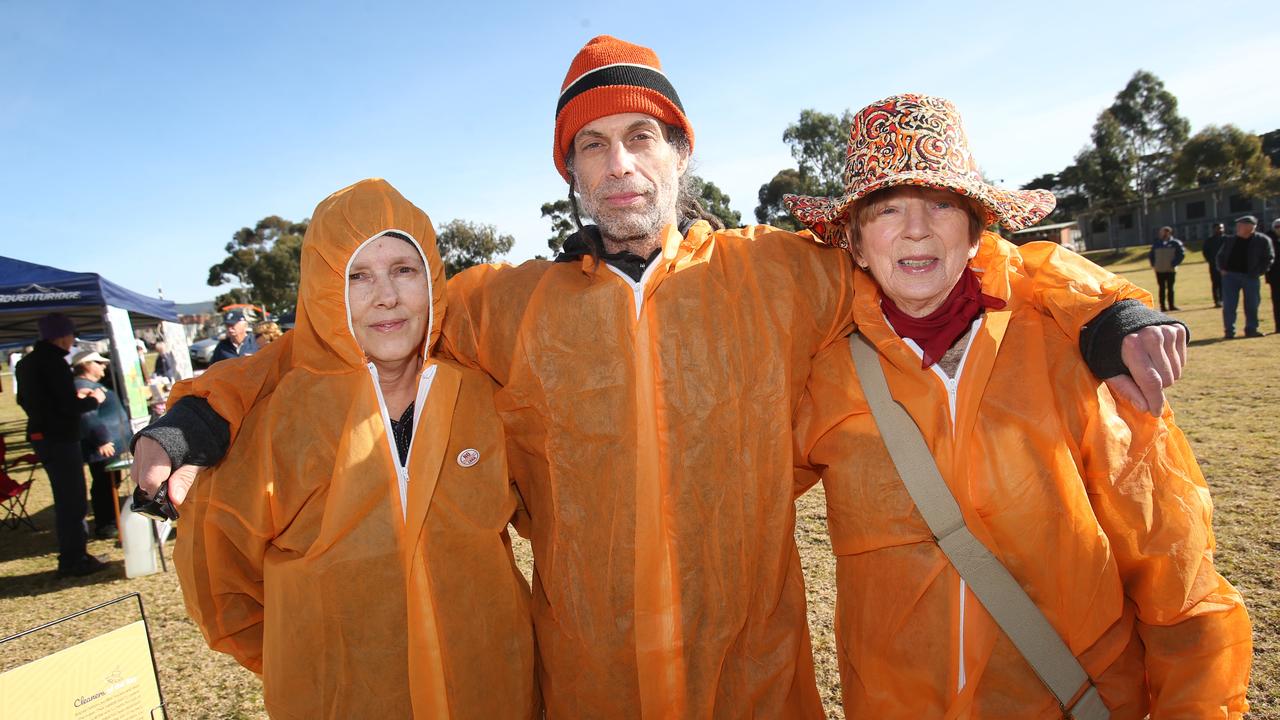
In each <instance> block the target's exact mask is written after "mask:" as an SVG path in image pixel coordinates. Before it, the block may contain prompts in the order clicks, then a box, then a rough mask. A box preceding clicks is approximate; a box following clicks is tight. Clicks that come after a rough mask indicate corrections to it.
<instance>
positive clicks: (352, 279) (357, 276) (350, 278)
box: [347, 272, 369, 282]
mask: <svg viewBox="0 0 1280 720" xmlns="http://www.w3.org/2000/svg"><path fill="white" fill-rule="evenodd" d="M367 277H369V275H368V273H362V272H353V273H351V274H350V275H348V276H347V280H348V281H350V282H356V281H357V280H364V279H365V278H367Z"/></svg>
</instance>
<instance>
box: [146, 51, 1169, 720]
mask: <svg viewBox="0 0 1280 720" xmlns="http://www.w3.org/2000/svg"><path fill="white" fill-rule="evenodd" d="M693 139H694V136H693V127H692V124H691V123H690V122H689V120H688V117H687V116H686V114H685V111H684V106H683V104H682V103H681V101H680V98H679V96H678V95H677V93H676V91H675V88H674V87H673V85H672V84H671V82H670V81H669V80H668V78H667V77H666V75H665V74H664V73H663V71H662V67H661V65H660V63H659V62H658V58H657V56H656V55H655V54H654V53H653V51H651V50H649V49H647V48H643V47H640V46H637V45H633V44H631V43H627V42H624V41H621V40H618V39H616V38H612V37H608V36H601V37H597V38H595V39H593V40H591V41H590V42H589V43H587V45H586V46H585V47H583V48H582V50H581V51H580V52H579V53H578V54H577V56H576V57H575V58H574V60H573V63H572V64H571V66H570V69H569V72H568V74H567V75H566V77H565V80H564V83H563V84H562V86H561V92H560V98H559V102H558V103H557V110H556V127H555V145H554V151H553V153H554V158H555V165H556V168H557V169H558V170H559V171H560V173H561V174H562V175H563V176H564V177H565V179H566V180H567V181H568V182H569V185H570V193H571V195H570V196H571V198H572V199H573V201H574V203H575V206H576V205H577V204H578V203H579V202H580V203H581V211H582V213H583V214H585V215H587V216H588V217H590V218H591V219H592V220H594V221H595V224H594V225H589V226H586V227H582V228H581V230H580V231H579V232H578V233H577V234H576V235H574V236H573V237H572V238H570V240H569V241H568V242H566V244H565V251H564V252H563V253H561V255H560V256H559V257H557V258H556V260H555V261H554V262H552V261H545V260H530V261H528V262H525V263H523V264H521V265H519V266H505V265H485V266H480V267H475V268H471V269H469V270H467V271H465V272H463V273H460V274H459V275H457V276H455V277H454V278H453V279H451V280H450V284H449V298H448V311H447V313H446V316H445V326H444V335H443V339H442V343H443V350H444V352H445V353H447V354H449V355H452V356H453V357H454V358H456V359H458V360H459V361H461V362H463V363H464V364H467V365H470V366H473V367H476V368H479V369H482V370H483V371H484V372H486V373H487V374H488V375H489V376H490V377H492V378H493V379H494V380H495V381H496V383H497V384H498V386H499V389H498V391H497V394H496V397H495V400H496V403H497V406H498V412H499V414H500V415H501V417H502V420H503V425H504V429H505V431H506V434H507V441H508V446H509V452H508V460H509V462H510V465H511V472H512V473H513V475H514V476H515V478H516V482H517V484H518V487H519V489H520V493H521V496H522V498H523V500H524V503H525V506H526V508H527V511H528V524H527V526H526V527H521V528H520V529H521V532H522V533H523V534H525V535H526V536H528V537H529V538H530V539H531V542H532V545H533V552H534V558H535V562H534V581H533V584H534V587H533V596H534V597H533V604H534V608H533V614H534V626H535V631H536V634H537V641H538V652H539V655H540V663H539V664H540V672H541V674H540V677H539V680H540V683H541V687H542V691H543V695H544V699H545V702H546V706H547V714H548V716H549V717H608V718H687V717H691V718H711V717H761V718H821V717H823V716H824V713H823V708H822V704H821V701H820V699H819V696H818V692H817V685H816V681H815V678H814V668H813V659H812V653H811V649H810V645H809V633H808V627H807V622H806V614H805V592H804V581H803V577H802V573H801V568H800V559H799V554H798V552H797V549H796V545H795V539H794V526H795V504H794V497H795V486H794V485H793V466H794V457H793V448H792V434H791V430H792V422H793V418H792V412H793V409H794V408H795V407H796V405H797V403H798V400H799V394H800V392H802V391H803V389H804V386H805V381H806V379H807V377H808V375H809V372H810V367H811V363H812V359H813V357H814V356H815V355H816V354H817V353H818V352H819V351H820V350H821V349H822V348H824V347H826V346H828V345H830V344H832V343H837V342H844V337H845V336H846V335H847V334H848V333H849V331H850V329H851V318H852V267H851V265H850V263H849V260H848V255H847V253H844V252H843V251H841V250H840V249H838V248H834V247H829V246H826V245H823V244H820V243H818V242H815V241H813V240H812V239H811V238H809V237H804V236H798V235H795V234H792V233H786V232H781V231H778V230H775V229H773V228H769V227H763V226H754V227H748V228H741V229H735V230H723V229H720V228H718V227H715V226H714V224H713V223H712V222H710V221H709V220H708V219H707V218H706V216H705V213H704V212H703V211H702V210H701V208H700V207H699V205H698V204H697V202H696V198H695V197H694V196H693V194H692V193H691V192H689V191H688V189H687V188H688V186H687V175H688V173H687V171H688V166H689V158H690V155H691V153H692V151H693ZM1024 261H1025V266H1026V272H1027V273H1028V275H1032V276H1033V281H1034V282H1036V283H1037V285H1038V286H1039V287H1040V288H1041V292H1040V293H1039V295H1038V297H1040V298H1042V299H1043V300H1044V307H1045V308H1046V309H1047V310H1046V311H1052V312H1053V314H1054V316H1055V318H1057V320H1058V321H1059V323H1060V324H1061V325H1062V326H1063V327H1064V328H1069V329H1070V331H1071V332H1072V333H1079V332H1080V328H1081V326H1082V325H1083V324H1084V323H1085V322H1087V321H1093V320H1094V318H1095V317H1097V316H1099V315H1100V314H1106V317H1108V318H1113V317H1115V314H1116V310H1117V308H1121V307H1127V306H1125V305H1123V304H1116V300H1117V299H1118V298H1119V297H1120V290H1121V289H1127V288H1128V287H1129V286H1124V284H1123V283H1122V282H1117V281H1114V280H1113V279H1112V276H1110V275H1109V274H1108V273H1106V272H1105V271H1103V270H1101V269H1099V268H1097V267H1095V266H1092V265H1091V264H1089V263H1087V262H1085V261H1083V260H1081V259H1079V257H1078V256H1073V255H1069V254H1067V253H1061V252H1057V251H1043V252H1041V253H1039V254H1036V255H1031V256H1027V257H1025V258H1024ZM1081 288H1084V289H1085V290H1084V291H1085V292H1090V291H1091V292H1092V294H1090V295H1081V294H1079V293H1080V292H1081ZM1090 289H1091V290H1090ZM1094 322H1095V324H1100V325H1101V327H1099V328H1096V329H1093V330H1092V334H1091V335H1089V336H1088V337H1086V338H1085V341H1086V344H1087V345H1088V346H1089V347H1093V346H1094V345H1099V346H1105V347H1106V348H1107V349H1106V350H1104V351H1101V352H1099V355H1100V356H1102V357H1105V358H1107V359H1109V360H1113V359H1114V358H1115V357H1116V356H1118V355H1119V354H1120V352H1119V341H1120V339H1121V338H1122V337H1123V334H1120V335H1115V336H1114V337H1113V338H1112V341H1111V342H1109V343H1108V342H1106V341H1105V337H1106V333H1105V332H1103V330H1104V329H1105V328H1106V327H1109V326H1108V325H1107V323H1105V322H1103V323H1098V322H1097V321H1094ZM1179 327H1180V326H1179ZM1178 332H1180V330H1172V329H1170V328H1169V327H1168V326H1153V327H1148V328H1146V329H1144V330H1142V331H1141V334H1140V335H1139V336H1138V337H1136V338H1135V339H1134V340H1131V341H1130V344H1131V345H1135V346H1136V348H1131V349H1140V348H1141V347H1142V343H1143V342H1144V341H1150V342H1152V343H1153V346H1154V347H1156V348H1158V350H1159V352H1155V353H1154V354H1155V355H1157V356H1159V357H1165V353H1164V348H1165V341H1166V339H1167V338H1175V339H1176V337H1177V333H1178ZM1170 342H1175V340H1170ZM272 347H275V346H274V345H273V346H272ZM1129 354H1133V355H1135V357H1134V358H1129V357H1128V355H1129ZM1137 355H1138V353H1127V354H1126V359H1130V360H1131V367H1132V368H1133V371H1134V373H1135V376H1142V377H1149V378H1151V379H1153V380H1154V385H1153V386H1152V387H1149V388H1148V390H1150V391H1151V396H1150V397H1151V400H1150V402H1151V404H1152V405H1153V406H1155V407H1154V408H1153V409H1154V410H1156V411H1158V410H1159V404H1160V403H1161V402H1162V395H1161V394H1160V387H1161V385H1162V380H1161V377H1160V374H1159V372H1160V369H1159V366H1157V365H1156V364H1155V363H1154V362H1153V361H1152V360H1149V359H1147V358H1146V357H1142V358H1138V357H1137ZM1168 355H1169V356H1172V357H1173V363H1172V367H1169V368H1164V372H1165V373H1166V374H1167V375H1168V376H1169V377H1168V381H1169V382H1172V377H1173V376H1174V375H1176V373H1177V372H1178V371H1179V370H1180V368H1181V360H1180V359H1179V358H1180V356H1179V355H1178V353H1176V352H1170V353H1168ZM269 358H270V356H268V359H263V358H261V357H260V356H255V357H252V358H248V359H246V360H244V361H241V362H238V363H226V364H223V365H220V366H216V367H215V368H213V369H211V370H210V371H209V373H206V374H205V375H204V376H202V377H201V378H199V379H197V380H196V381H195V382H194V386H193V388H192V395H193V396H194V397H191V398H188V399H187V400H184V401H183V402H182V403H180V404H179V405H177V406H175V408H174V409H173V410H172V411H171V413H170V414H171V415H173V416H174V417H173V418H172V419H170V418H169V416H166V419H165V420H163V421H161V425H160V426H159V427H157V426H153V428H151V429H148V430H144V431H143V435H144V436H154V437H156V438H158V439H160V440H162V441H164V442H165V443H167V447H166V450H167V452H168V455H167V456H166V455H165V454H164V453H163V452H161V451H160V450H159V447H160V446H159V445H154V446H153V445H152V444H151V443H150V442H149V441H147V442H143V441H139V443H138V446H137V450H138V463H139V467H140V468H141V469H140V470H139V473H138V474H139V475H140V477H141V478H142V480H141V484H142V487H143V488H144V489H145V490H146V491H147V492H148V493H150V492H153V491H154V490H155V489H156V488H157V487H158V486H159V485H160V483H161V481H162V480H164V479H165V478H167V477H169V476H170V472H171V469H170V468H171V467H172V468H178V470H177V471H175V472H176V474H175V477H174V485H173V486H172V487H171V488H170V490H171V494H172V496H173V497H174V498H176V499H177V500H179V501H180V500H181V497H182V494H183V493H184V492H185V487H183V483H181V482H179V479H180V478H182V477H185V474H189V473H190V472H191V470H192V468H190V467H183V466H184V464H185V463H187V462H188V461H189V459H190V457H191V455H190V454H188V452H187V450H186V447H185V445H184V444H185V443H191V444H192V445H193V447H192V450H193V451H194V450H195V448H194V444H195V443H197V442H198V443H200V449H199V457H200V458H201V459H202V461H204V462H216V460H217V459H218V458H219V457H220V454H219V452H225V445H226V442H225V440H223V441H220V442H215V443H208V442H207V440H208V436H210V435H215V434H217V433H219V432H227V433H228V434H230V435H233V434H234V432H235V431H236V429H237V428H238V423H239V421H240V418H242V417H243V415H244V413H245V412H247V409H248V408H249V407H251V406H252V405H253V404H254V403H255V402H256V401H257V400H258V399H259V398H260V397H262V396H264V395H265V394H266V393H267V392H269V391H270V389H271V388H270V386H271V385H273V384H274V382H275V375H274V374H273V373H274V372H275V371H274V370H273V367H272V365H271V360H270V359H269ZM233 376H234V377H233ZM228 378H233V380H234V381H233V382H232V381H228ZM215 387H216V388H220V390H219V391H217V392H215V391H214V390H213V388H215ZM1138 397H1139V400H1140V401H1141V395H1138ZM184 418H185V419H184ZM201 427H208V428H209V430H207V431H204V433H203V434H201V432H200V431H199V430H198V429H199V428H201ZM197 436H198V437H197ZM233 441H234V440H233ZM183 482H185V483H189V482H190V480H189V478H188V479H186V480H184V481H183Z"/></svg>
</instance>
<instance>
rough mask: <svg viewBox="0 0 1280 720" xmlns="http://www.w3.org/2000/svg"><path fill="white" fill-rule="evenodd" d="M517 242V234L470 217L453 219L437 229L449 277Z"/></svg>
mask: <svg viewBox="0 0 1280 720" xmlns="http://www.w3.org/2000/svg"><path fill="white" fill-rule="evenodd" d="M515 244H516V239H515V238H513V237H511V236H510V235H501V234H499V233H498V229H497V228H495V227H494V226H492V225H482V224H480V223H473V222H467V221H466V220H450V221H449V222H448V223H446V224H445V225H444V226H443V227H441V228H440V231H439V232H437V233H436V245H437V246H438V247H439V248H440V258H441V259H442V260H443V261H444V274H445V277H453V276H454V275H457V274H458V273H460V272H462V271H463V270H466V269H467V268H469V267H471V266H472V265H480V264H481V263H487V262H493V261H494V260H497V259H498V256H500V255H503V254H506V253H507V252H510V250H511V248H512V247H513V246H514V245H515Z"/></svg>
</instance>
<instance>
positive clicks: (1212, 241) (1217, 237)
mask: <svg viewBox="0 0 1280 720" xmlns="http://www.w3.org/2000/svg"><path fill="white" fill-rule="evenodd" d="M1226 239H1227V227H1226V226H1225V225H1223V224H1222V223H1215V224H1214V226H1213V234H1212V235H1210V236H1209V239H1208V240H1205V241H1204V247H1203V248H1201V250H1200V252H1201V253H1203V254H1204V262H1205V264H1206V265H1208V266H1209V282H1210V283H1211V284H1212V285H1213V306H1214V307H1216V308H1220V307H1222V272H1221V271H1220V270H1218V251H1219V250H1221V249H1222V243H1224V242H1226Z"/></svg>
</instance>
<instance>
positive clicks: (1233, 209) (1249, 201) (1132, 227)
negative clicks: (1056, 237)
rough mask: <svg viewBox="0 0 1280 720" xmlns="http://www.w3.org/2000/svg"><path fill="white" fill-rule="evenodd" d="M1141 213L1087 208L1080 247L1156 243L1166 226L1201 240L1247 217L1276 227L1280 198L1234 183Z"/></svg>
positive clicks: (1165, 198) (1156, 202) (1178, 196)
mask: <svg viewBox="0 0 1280 720" xmlns="http://www.w3.org/2000/svg"><path fill="white" fill-rule="evenodd" d="M1141 214H1142V203H1141V202H1140V201H1137V202H1133V203H1131V204H1128V205H1121V206H1119V207H1117V208H1114V209H1111V210H1095V209H1093V208H1090V209H1087V210H1085V211H1084V212H1083V213H1081V214H1080V215H1079V216H1078V217H1077V218H1076V225H1077V226H1078V228H1079V233H1080V237H1081V240H1082V241H1083V247H1081V248H1079V249H1080V250H1100V249H1105V248H1118V247H1129V246H1132V245H1150V244H1151V242H1152V241H1153V240H1155V235H1156V231H1157V230H1158V229H1159V228H1160V227H1162V226H1164V225H1168V226H1169V227H1171V228H1173V234H1174V236H1175V237H1177V238H1178V239H1180V240H1183V241H1184V242H1185V241H1201V240H1204V239H1205V238H1207V237H1209V235H1211V234H1212V233H1213V226H1214V225H1215V224H1217V223H1223V224H1225V225H1226V226H1227V228H1228V230H1229V229H1230V228H1231V227H1233V226H1234V224H1235V220H1236V218H1238V217H1240V216H1241V215H1256V216H1257V217H1258V219H1259V221H1260V223H1259V224H1260V225H1261V226H1262V227H1264V228H1265V227H1270V224H1271V221H1272V220H1273V219H1275V217H1276V216H1277V215H1280V196H1273V197H1266V198H1252V197H1246V196H1245V195H1243V194H1241V193H1240V191H1239V190H1237V189H1236V187H1235V186H1234V185H1228V184H1224V185H1207V186H1203V187H1198V188H1193V189H1191V190H1179V191H1177V192H1171V193H1169V194H1167V195H1160V196H1157V197H1152V198H1148V199H1147V213H1146V217H1145V218H1142V217H1141ZM1140 220H1141V222H1139V221H1140ZM1139 227H1143V228H1147V229H1148V231H1149V234H1150V235H1151V237H1139V230H1138V228H1139ZM1030 229H1032V230H1034V229H1036V228H1030ZM1023 232H1025V231H1023ZM1015 242H1017V241H1016V240H1015Z"/></svg>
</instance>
